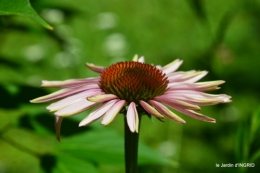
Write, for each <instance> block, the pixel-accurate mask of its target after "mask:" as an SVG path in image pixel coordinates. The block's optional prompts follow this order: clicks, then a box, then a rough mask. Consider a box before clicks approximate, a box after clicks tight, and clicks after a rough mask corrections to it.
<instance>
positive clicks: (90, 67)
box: [86, 63, 105, 74]
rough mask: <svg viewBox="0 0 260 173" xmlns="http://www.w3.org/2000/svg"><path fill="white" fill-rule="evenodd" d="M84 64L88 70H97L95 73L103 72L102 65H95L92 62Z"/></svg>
mask: <svg viewBox="0 0 260 173" xmlns="http://www.w3.org/2000/svg"><path fill="white" fill-rule="evenodd" d="M86 66H87V67H88V68H89V69H90V70H92V71H94V72H97V73H99V74H100V73H102V72H103V70H104V69H105V67H102V66H96V65H94V64H92V63H86Z"/></svg>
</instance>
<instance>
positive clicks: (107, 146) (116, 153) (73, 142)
mask: <svg viewBox="0 0 260 173" xmlns="http://www.w3.org/2000/svg"><path fill="white" fill-rule="evenodd" d="M123 141H124V139H123V136H120V135H119V134H117V133H116V132H114V131H112V130H110V129H106V130H100V129H97V130H91V131H89V132H87V133H84V134H80V135H77V136H73V137H71V138H67V139H64V140H62V141H61V143H60V145H58V146H57V147H58V150H60V151H62V152H65V153H67V154H69V155H71V156H73V157H77V158H79V159H84V160H90V161H93V162H97V163H106V164H124V143H123ZM138 155H139V160H140V163H141V164H144V163H145V164H148V163H157V164H169V165H170V162H169V161H168V160H167V159H165V158H164V157H162V156H161V155H160V154H159V153H157V152H155V151H153V150H152V149H150V148H149V147H147V146H145V145H144V144H140V147H139V153H138Z"/></svg>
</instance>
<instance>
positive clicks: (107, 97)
mask: <svg viewBox="0 0 260 173" xmlns="http://www.w3.org/2000/svg"><path fill="white" fill-rule="evenodd" d="M116 98H118V97H117V96H116V95H114V94H100V95H97V96H93V97H88V98H87V100H88V101H91V102H96V103H101V102H105V101H108V100H112V99H116Z"/></svg>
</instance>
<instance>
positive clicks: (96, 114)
mask: <svg viewBox="0 0 260 173" xmlns="http://www.w3.org/2000/svg"><path fill="white" fill-rule="evenodd" d="M117 101H119V100H118V99H116V100H111V101H109V102H106V103H104V104H103V105H101V106H99V107H97V108H96V109H94V110H93V111H92V112H91V113H90V114H89V115H88V116H87V117H86V118H84V119H83V120H82V121H81V122H80V123H79V127H81V126H87V125H88V124H90V123H92V122H94V121H96V120H97V119H99V118H100V117H102V116H103V115H104V114H105V113H106V112H107V111H108V110H109V109H110V108H111V107H112V106H113V105H114V104H115V103H116V102H117Z"/></svg>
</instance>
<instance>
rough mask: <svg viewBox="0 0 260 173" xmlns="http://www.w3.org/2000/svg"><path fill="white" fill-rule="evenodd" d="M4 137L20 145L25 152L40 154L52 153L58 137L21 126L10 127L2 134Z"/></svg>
mask: <svg viewBox="0 0 260 173" xmlns="http://www.w3.org/2000/svg"><path fill="white" fill-rule="evenodd" d="M2 138H3V139H6V140H8V141H11V142H12V143H13V144H14V145H16V146H20V148H21V149H23V150H24V151H25V152H29V153H34V154H40V155H42V154H47V153H52V152H53V148H54V146H55V144H57V141H56V139H55V138H54V137H53V136H51V135H37V134H35V133H33V132H32V131H29V130H25V129H21V128H11V129H9V130H8V131H6V132H5V133H3V134H2Z"/></svg>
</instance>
